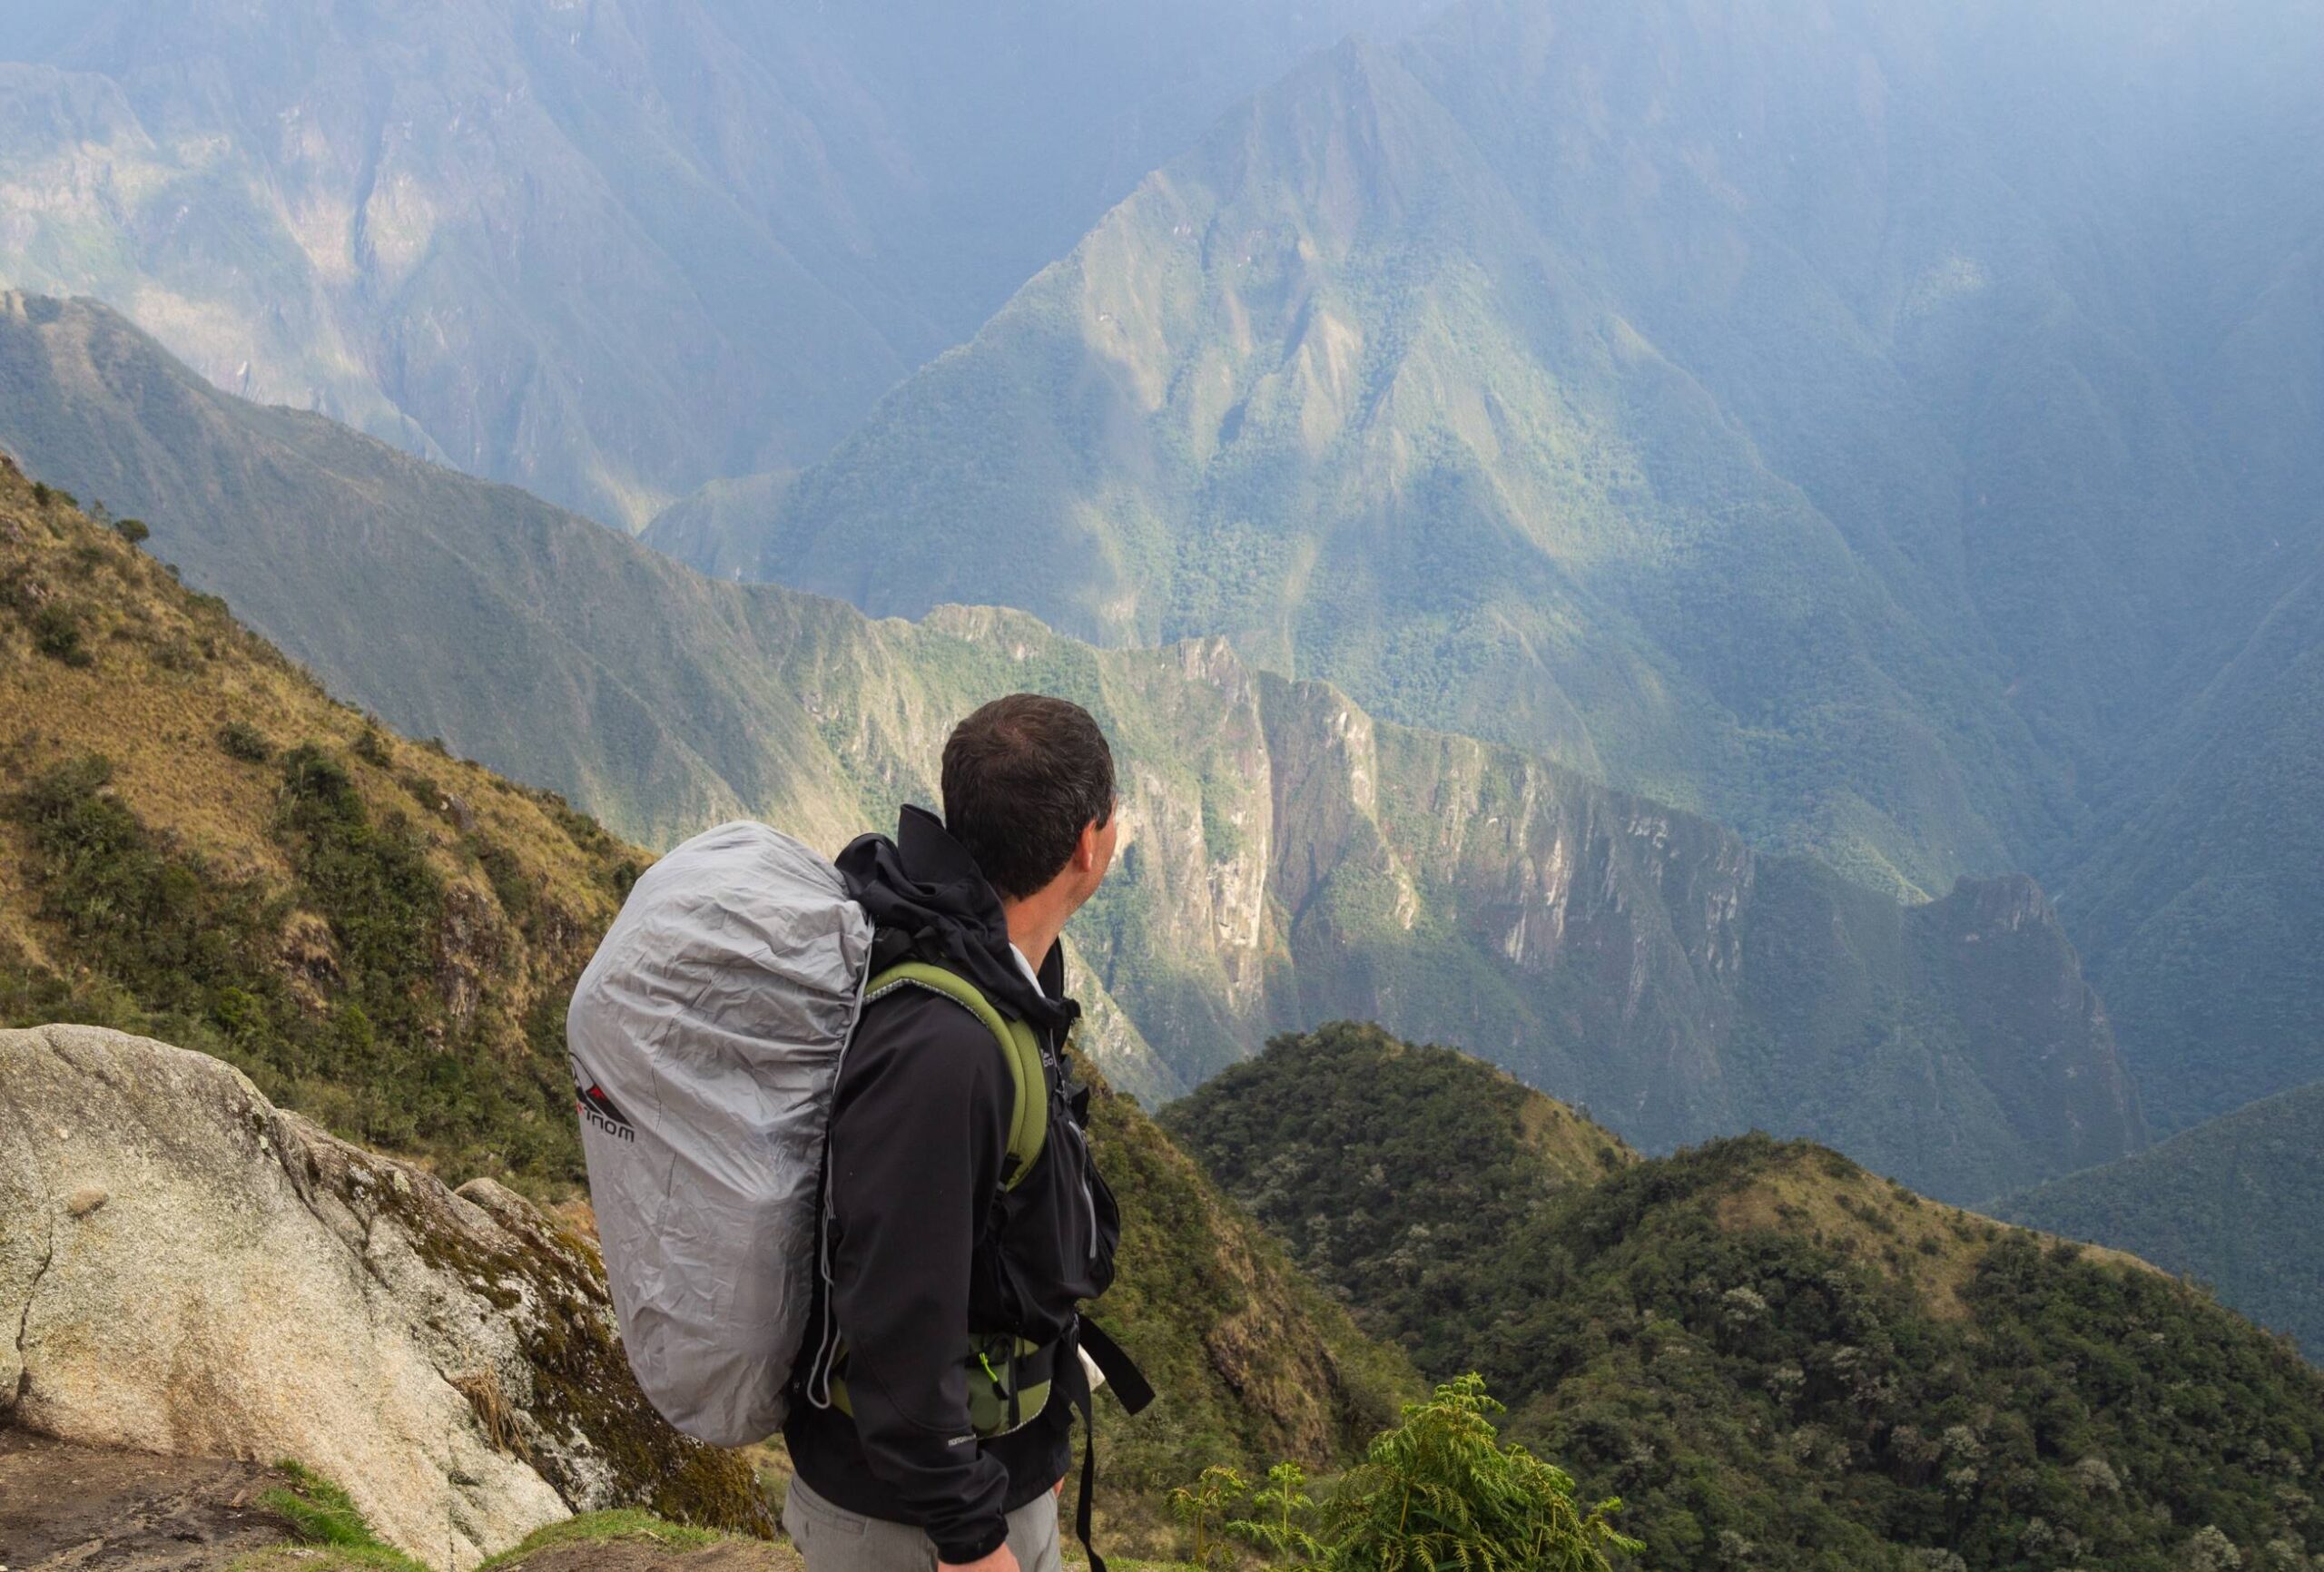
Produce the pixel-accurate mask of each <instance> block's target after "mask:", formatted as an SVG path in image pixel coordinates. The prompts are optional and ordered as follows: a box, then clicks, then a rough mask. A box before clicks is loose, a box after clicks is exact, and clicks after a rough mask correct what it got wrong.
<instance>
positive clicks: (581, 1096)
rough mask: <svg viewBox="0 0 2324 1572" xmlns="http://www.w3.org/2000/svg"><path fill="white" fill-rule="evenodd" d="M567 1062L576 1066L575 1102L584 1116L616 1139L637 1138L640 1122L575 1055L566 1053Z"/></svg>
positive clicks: (574, 1073) (629, 1139)
mask: <svg viewBox="0 0 2324 1572" xmlns="http://www.w3.org/2000/svg"><path fill="white" fill-rule="evenodd" d="M566 1063H567V1064H568V1065H570V1066H573V1105H574V1106H575V1107H576V1108H578V1109H579V1110H580V1111H581V1117H582V1118H584V1119H586V1120H587V1121H588V1122H589V1123H590V1124H592V1125H596V1127H597V1128H598V1129H600V1130H602V1131H604V1132H605V1133H606V1135H611V1136H612V1137H613V1138H614V1139H615V1140H616V1141H635V1140H636V1139H637V1126H636V1125H633V1124H631V1123H630V1122H629V1115H626V1114H624V1113H623V1112H622V1111H621V1110H620V1109H619V1108H617V1107H615V1106H614V1100H613V1099H612V1098H611V1097H608V1096H606V1089H605V1088H604V1087H603V1086H599V1085H597V1080H596V1076H592V1075H590V1074H589V1072H588V1071H586V1070H585V1069H583V1068H582V1067H581V1061H580V1060H578V1059H576V1058H573V1057H571V1056H567V1057H566Z"/></svg>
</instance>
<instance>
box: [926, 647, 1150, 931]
mask: <svg viewBox="0 0 2324 1572" xmlns="http://www.w3.org/2000/svg"><path fill="white" fill-rule="evenodd" d="M943 786H944V825H945V828H946V829H948V830H950V831H951V832H952V838H953V839H954V840H958V841H959V842H960V844H961V845H962V846H964V847H966V848H967V849H968V850H969V854H970V856H971V857H974V858H975V859H976V860H977V866H978V867H979V868H980V869H982V870H984V876H985V877H986V878H987V879H990V880H991V881H992V886H993V888H994V889H998V890H999V891H1000V893H1001V895H1002V896H1003V897H1004V898H1005V899H1010V900H1021V899H1024V898H1025V897H1027V896H1029V895H1031V894H1032V893H1033V892H1034V891H1036V890H1038V889H1041V888H1043V887H1044V886H1046V885H1047V884H1048V883H1049V880H1050V879H1055V878H1056V877H1057V876H1058V874H1059V871H1060V870H1063V869H1064V867H1065V865H1066V863H1067V862H1068V861H1070V860H1072V857H1073V848H1074V845H1075V843H1076V842H1077V841H1078V840H1080V839H1081V831H1082V830H1083V829H1084V827H1086V826H1088V825H1089V824H1092V823H1096V824H1100V825H1102V824H1104V823H1106V822H1107V821H1108V820H1110V819H1112V818H1113V816H1114V751H1113V750H1112V749H1111V748H1110V747H1108V746H1107V744H1106V734H1105V733H1104V732H1101V731H1099V730H1098V722H1097V721H1096V720H1095V719H1093V718H1092V717H1091V715H1090V713H1089V712H1088V711H1087V710H1085V709H1083V708H1082V707H1081V706H1080V705H1078V704H1075V703H1069V702H1067V701H1065V700H1063V699H1051V698H1047V697H1044V696H1043V695H1041V694H1039V693H1011V694H1009V696H1008V697H1007V698H1005V699H995V700H994V701H993V702H991V703H990V704H987V705H985V706H984V707H983V708H981V709H980V710H979V711H977V712H976V713H975V714H973V715H970V717H969V718H968V719H967V720H965V721H963V722H960V724H959V725H958V726H955V727H953V728H952V735H951V737H950V740H948V741H947V742H945V744H944V780H943Z"/></svg>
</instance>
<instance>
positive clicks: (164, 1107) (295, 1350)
mask: <svg viewBox="0 0 2324 1572" xmlns="http://www.w3.org/2000/svg"><path fill="white" fill-rule="evenodd" d="M0 1314H5V1318H6V1319H7V1320H8V1321H11V1322H13V1323H14V1324H15V1326H16V1327H17V1329H18V1330H17V1332H16V1335H15V1340H14V1341H13V1343H12V1344H10V1345H5V1346H0V1393H5V1394H6V1396H7V1399H8V1402H9V1407H10V1410H11V1413H12V1417H13V1419H14V1420H15V1423H16V1424H18V1425H19V1426H22V1427H24V1428H25V1429H28V1430H34V1431H35V1432H38V1433H41V1434H44V1435H50V1436H54V1437H57V1438H59V1439H64V1440H69V1441H74V1442H80V1443H84V1444H88V1445H98V1446H115V1447H129V1448H138V1449H146V1450H150V1451H157V1452H164V1453H177V1454H186V1455H193V1456H211V1457H236V1458H246V1459H261V1460H268V1459H275V1458H281V1457H290V1458H295V1459H299V1460H300V1461H302V1462H304V1463H306V1464H308V1465H309V1466H310V1467H312V1468H315V1469H320V1470H321V1471H322V1472H324V1473H326V1474H328V1475H330V1476H331V1477H333V1478H336V1479H340V1480H342V1481H344V1482H345V1484H346V1487H347V1488H348V1489H349V1491H350V1494H351V1495H352V1496H353V1497H354V1498H355V1500H356V1503H357V1505H358V1506H359V1507H360V1508H362V1510H363V1512H364V1514H365V1516H366V1517H367V1518H369V1519H370V1521H371V1523H372V1524H373V1526H374V1527H375V1528H378V1529H379V1531H380V1532H382V1533H383V1534H384V1535H386V1536H387V1537H389V1538H391V1539H392V1540H393V1541H394V1542H395V1543H397V1544H399V1545H400V1546H402V1547H404V1548H406V1549H408V1550H409V1551H410V1552H412V1553H413V1554H415V1555H418V1556H420V1557H424V1558H426V1559H428V1561H429V1562H431V1563H434V1564H441V1563H442V1562H443V1561H444V1560H445V1559H446V1558H448V1559H449V1560H450V1561H451V1562H452V1564H454V1565H455V1566H458V1567H466V1566H469V1565H472V1564H474V1563H475V1562H476V1561H477V1560H478V1559H480V1558H481V1557H484V1556H487V1555H489V1554H491V1553H493V1552H494V1551H497V1550H500V1549H504V1548H506V1547H508V1546H510V1545H512V1544H514V1543H516V1542H517V1540H518V1539H521V1538H523V1537H524V1536H525V1535H526V1533H527V1532H528V1531H529V1530H531V1529H533V1528H537V1527H539V1526H540V1525H541V1524H543V1523H547V1522H551V1521H554V1520H556V1519H557V1518H562V1517H565V1516H566V1515H567V1514H569V1513H571V1512H574V1511H578V1510H588V1509H593V1508H602V1507H611V1506H616V1505H637V1506H650V1507H653V1508H655V1509H656V1510H658V1511H661V1512H662V1513H664V1514H665V1515H666V1516H671V1517H677V1518H686V1519H691V1520H694V1521H698V1522H704V1523H714V1524H719V1525H723V1526H726V1527H732V1528H767V1527H769V1525H768V1524H767V1523H766V1518H765V1508H764V1506H763V1503H762V1501H761V1500H760V1498H759V1495H758V1491H757V1488H756V1482H755V1481H754V1479H753V1478H752V1475H751V1471H750V1469H748V1467H747V1466H746V1465H745V1464H744V1463H743V1461H742V1460H741V1459H739V1458H736V1457H734V1456H733V1455H731V1454H727V1453H722V1452H719V1451H716V1450H714V1449H709V1448H704V1447H702V1446H699V1445H696V1444H695V1443H694V1442H691V1441H688V1440H686V1439H684V1438H683V1437H681V1436H680V1435H678V1434H677V1433H676V1432H675V1431H674V1430H671V1429H670V1428H669V1427H668V1426H667V1425H666V1424H665V1423H663V1421H662V1420H660V1419H659V1418H658V1417H656V1416H655V1414H654V1413H653V1412H652V1410H650V1409H649V1408H648V1407H647V1406H646V1404H645V1400H644V1399H643V1397H642V1396H641V1395H640V1394H639V1392H638V1391H637V1389H636V1386H635V1382H634V1381H633V1380H631V1378H630V1375H629V1371H628V1366H627V1364H626V1363H625V1361H624V1360H623V1358H622V1354H621V1349H620V1344H619V1342H618V1341H617V1340H616V1338H615V1331H614V1324H613V1312H612V1308H611V1303H610V1302H609V1300H608V1299H607V1297H606V1292H605V1286H604V1282H603V1278H602V1274H601V1272H600V1270H599V1268H598V1266H597V1264H596V1259H595V1255H594V1252H593V1251H592V1250H591V1249H590V1247H589V1246H588V1245H587V1244H586V1243H585V1242H583V1241H582V1240H581V1239H580V1238H578V1237H577V1236H576V1235H574V1234H573V1233H570V1232H568V1231H566V1230H565V1229H562V1228H560V1227H559V1226H558V1225H556V1223H554V1222H553V1221H552V1220H551V1219H550V1218H549V1217H547V1215H546V1214H544V1213H541V1212H539V1211H538V1210H537V1209H536V1208H534V1207H533V1206H531V1205H530V1204H527V1202H525V1201H524V1200H522V1199H521V1198H519V1197H518V1196H517V1195H515V1194H512V1193H511V1192H509V1191H508V1190H507V1189H505V1188H503V1187H502V1186H500V1185H497V1184H494V1183H492V1182H491V1181H489V1180H478V1181H476V1182H473V1183H471V1184H468V1185H465V1186H463V1187H462V1188H461V1189H460V1190H459V1191H458V1192H457V1193H455V1192H452V1191H449V1190H447V1189H446V1188H445V1187H444V1185H443V1184H440V1183H438V1181H437V1180H436V1179H435V1178H434V1177H432V1176H431V1175H430V1174H428V1173H426V1172H425V1171H424V1170H422V1169H419V1168H417V1167H414V1166H412V1165H410V1164H404V1163H399V1162H395V1161H393V1160H390V1159H388V1158H384V1157H380V1156H379V1155H376V1154H372V1153H369V1152H365V1151H363V1150H361V1149H359V1148H358V1147H354V1146H350V1145H347V1144H345V1143H344V1142H340V1141H338V1140H335V1139H333V1138H332V1137H330V1135H325V1134H324V1133H323V1132H322V1131H320V1129H318V1128H317V1127H315V1126H314V1125H310V1124H309V1123H308V1122H307V1121H306V1120H304V1119H301V1118H300V1117H299V1116H298V1115H292V1114H285V1113H282V1112H281V1111H279V1110H278V1109H276V1108H275V1107H274V1106H273V1105H271V1104H270V1103H268V1102H267V1100H266V1099H265V1098H264V1097H262V1096H261V1095H259V1093H258V1091H257V1088H255V1087H254V1086H251V1083H250V1082H249V1081H248V1080H247V1079H245V1078H244V1077H243V1076H241V1074H239V1073H238V1072H236V1071H235V1070H234V1069H233V1068H231V1066H227V1065H224V1064H222V1063H220V1062H219V1061H217V1060H215V1059H212V1058H209V1057H207V1056H202V1055H200V1054H194V1053H190V1052H187V1051H185V1050H183V1049H180V1048H173V1047H171V1046H167V1045H165V1044H162V1043H156V1042H153V1041H150V1040H147V1039H144V1038H138V1037H126V1036H123V1035H122V1034H120V1033H116V1032H108V1031H103V1030H100V1029H97V1028H94V1027H45V1028H43V1029H40V1030H34V1031H17V1032H8V1033H0Z"/></svg>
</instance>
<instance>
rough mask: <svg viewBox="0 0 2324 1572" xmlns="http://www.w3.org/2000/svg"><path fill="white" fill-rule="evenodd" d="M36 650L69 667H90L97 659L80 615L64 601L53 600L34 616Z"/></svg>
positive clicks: (33, 627) (34, 645)
mask: <svg viewBox="0 0 2324 1572" xmlns="http://www.w3.org/2000/svg"><path fill="white" fill-rule="evenodd" d="M32 630H33V648H34V649H35V650H37V651H39V652H40V653H42V654H44V655H46V656H47V657H48V658H49V659H51V660H53V661H62V662H64V663H65V664H66V665H68V666H90V665H94V664H95V663H96V656H95V655H94V654H92V653H89V646H88V644H87V643H86V642H85V641H84V638H83V637H82V632H81V614H79V613H78V612H76V611H74V609H73V608H72V607H71V606H68V605H66V604H64V603H63V602H61V601H51V602H49V603H48V604H46V605H44V606H43V607H41V608H40V610H38V611H36V612H34V614H33V615H32Z"/></svg>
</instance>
